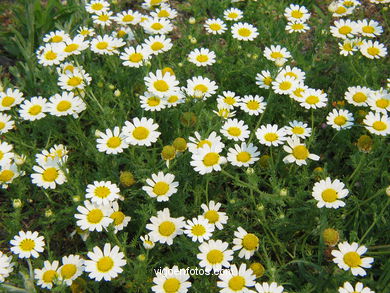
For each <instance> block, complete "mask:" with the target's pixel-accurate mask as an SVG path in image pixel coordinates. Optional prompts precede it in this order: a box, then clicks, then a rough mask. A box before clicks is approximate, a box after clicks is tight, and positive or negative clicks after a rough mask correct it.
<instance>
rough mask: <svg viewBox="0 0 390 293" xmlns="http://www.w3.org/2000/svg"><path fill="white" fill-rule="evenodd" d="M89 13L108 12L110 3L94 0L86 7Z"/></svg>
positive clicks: (103, 0)
mask: <svg viewBox="0 0 390 293" xmlns="http://www.w3.org/2000/svg"><path fill="white" fill-rule="evenodd" d="M85 9H86V10H87V12H88V13H91V14H94V13H98V12H106V11H108V10H109V9H110V3H108V2H107V1H105V0H92V1H90V2H89V3H87V5H86V6H85Z"/></svg>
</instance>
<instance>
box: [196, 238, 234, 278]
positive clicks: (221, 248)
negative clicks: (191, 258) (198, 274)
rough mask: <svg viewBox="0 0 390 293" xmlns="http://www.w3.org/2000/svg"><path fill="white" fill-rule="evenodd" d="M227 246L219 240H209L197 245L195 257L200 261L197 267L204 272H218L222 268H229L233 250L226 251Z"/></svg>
mask: <svg viewBox="0 0 390 293" xmlns="http://www.w3.org/2000/svg"><path fill="white" fill-rule="evenodd" d="M228 248H229V244H228V243H227V242H222V241H221V240H209V241H207V242H206V241H205V242H203V243H202V244H201V245H199V251H200V253H198V254H197V255H196V257H197V258H198V259H199V260H200V262H199V266H200V267H202V268H204V269H205V271H206V272H211V271H212V270H213V271H214V272H219V271H221V270H222V268H223V267H225V268H229V267H230V262H231V261H232V260H233V250H230V249H228Z"/></svg>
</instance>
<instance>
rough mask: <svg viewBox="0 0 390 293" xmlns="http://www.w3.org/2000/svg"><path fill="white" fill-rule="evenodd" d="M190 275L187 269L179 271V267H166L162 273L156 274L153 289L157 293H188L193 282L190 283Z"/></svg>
mask: <svg viewBox="0 0 390 293" xmlns="http://www.w3.org/2000/svg"><path fill="white" fill-rule="evenodd" d="M189 278H190V275H189V274H188V273H187V272H186V270H185V269H179V268H178V266H173V267H172V268H168V267H165V268H164V269H162V270H161V271H157V272H156V276H155V277H154V278H153V283H154V284H155V285H154V286H153V287H152V288H151V289H152V291H153V292H156V293H171V292H177V293H186V292H188V288H190V287H191V282H189V281H188V279H189Z"/></svg>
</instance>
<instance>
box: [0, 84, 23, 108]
mask: <svg viewBox="0 0 390 293" xmlns="http://www.w3.org/2000/svg"><path fill="white" fill-rule="evenodd" d="M23 100H24V97H23V93H22V92H20V91H19V90H18V89H14V90H13V89H11V88H8V89H7V90H6V91H4V92H3V91H2V92H0V111H7V110H10V109H11V108H12V107H14V106H16V105H18V104H20V103H21V102H23Z"/></svg>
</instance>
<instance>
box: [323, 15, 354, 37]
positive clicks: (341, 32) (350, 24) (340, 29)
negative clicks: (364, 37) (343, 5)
mask: <svg viewBox="0 0 390 293" xmlns="http://www.w3.org/2000/svg"><path fill="white" fill-rule="evenodd" d="M330 33H331V34H332V36H334V37H335V38H340V39H350V38H353V37H354V35H356V34H357V33H358V26H357V24H356V22H354V21H352V20H350V19H346V20H345V19H340V20H336V21H335V22H334V25H333V26H331V27H330Z"/></svg>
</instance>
